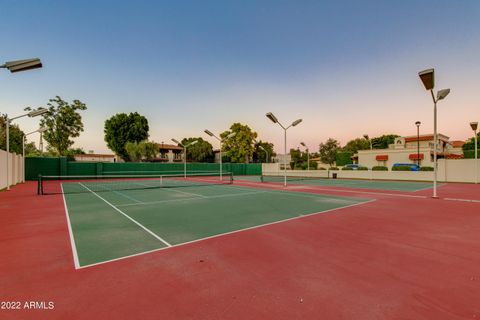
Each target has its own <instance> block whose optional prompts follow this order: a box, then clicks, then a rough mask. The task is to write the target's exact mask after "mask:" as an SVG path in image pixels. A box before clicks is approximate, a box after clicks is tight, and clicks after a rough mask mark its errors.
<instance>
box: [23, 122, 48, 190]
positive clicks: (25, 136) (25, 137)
mask: <svg viewBox="0 0 480 320" xmlns="http://www.w3.org/2000/svg"><path fill="white" fill-rule="evenodd" d="M46 130H47V128H46V127H41V128H39V129H37V130H35V131H32V132H29V133H26V134H24V135H23V139H22V155H23V170H22V171H23V179H22V180H23V182H25V140H26V139H27V136H28V135H31V134H33V133H36V132H40V134H42V133H43V132H44V131H46Z"/></svg>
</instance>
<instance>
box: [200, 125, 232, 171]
mask: <svg viewBox="0 0 480 320" xmlns="http://www.w3.org/2000/svg"><path fill="white" fill-rule="evenodd" d="M203 132H205V133H206V134H208V135H209V136H210V137H214V138H215V139H217V140H218V141H219V142H220V180H223V171H222V166H223V164H222V143H223V141H225V139H229V138H233V137H235V135H236V134H237V133H236V132H232V133H230V134H229V135H228V136H226V137H225V139H224V140H222V139H220V138H219V137H217V136H216V135H214V134H213V133H212V132H211V131H209V130H207V129H205V130H204V131H203Z"/></svg>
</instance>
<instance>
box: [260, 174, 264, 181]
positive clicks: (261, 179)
mask: <svg viewBox="0 0 480 320" xmlns="http://www.w3.org/2000/svg"><path fill="white" fill-rule="evenodd" d="M260 182H265V179H264V178H263V174H262V175H261V176H260Z"/></svg>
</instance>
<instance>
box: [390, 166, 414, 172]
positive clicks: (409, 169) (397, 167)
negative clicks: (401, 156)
mask: <svg viewBox="0 0 480 320" xmlns="http://www.w3.org/2000/svg"><path fill="white" fill-rule="evenodd" d="M392 171H412V168H411V167H409V166H396V167H392Z"/></svg>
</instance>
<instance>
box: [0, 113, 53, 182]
mask: <svg viewBox="0 0 480 320" xmlns="http://www.w3.org/2000/svg"><path fill="white" fill-rule="evenodd" d="M47 112H48V110H47V109H45V108H39V109H37V110H33V111H30V112H29V113H25V114H22V115H21V116H18V117H13V118H11V119H9V118H8V114H7V115H6V119H5V120H6V121H5V122H6V127H7V129H6V133H7V137H6V138H7V190H10V175H9V171H8V170H9V167H10V163H9V162H10V157H9V155H8V154H9V153H10V122H12V121H13V120H15V119H18V118H22V117H26V116H29V117H30V118H33V117H36V116H39V115H42V114H44V113H47Z"/></svg>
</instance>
